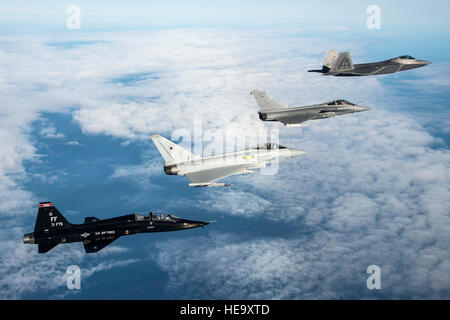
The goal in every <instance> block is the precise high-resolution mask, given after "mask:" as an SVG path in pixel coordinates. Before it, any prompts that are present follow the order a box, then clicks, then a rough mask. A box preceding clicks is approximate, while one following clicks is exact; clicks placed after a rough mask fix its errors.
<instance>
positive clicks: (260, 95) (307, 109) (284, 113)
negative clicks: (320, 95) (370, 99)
mask: <svg viewBox="0 0 450 320" xmlns="http://www.w3.org/2000/svg"><path fill="white" fill-rule="evenodd" d="M250 94H251V95H253V96H254V97H255V100H256V103H257V104H258V106H259V108H260V109H261V111H260V112H258V114H259V118H260V119H261V120H263V121H280V122H282V123H283V124H284V125H285V126H288V127H294V126H307V125H309V124H306V123H304V122H305V121H308V120H318V119H326V118H333V117H335V116H339V115H343V114H347V113H354V112H361V111H366V110H369V109H370V108H368V107H362V106H359V105H356V104H354V103H351V102H348V101H347V100H344V99H339V100H333V101H330V102H326V103H321V104H315V105H311V106H304V107H295V108H290V107H288V106H285V105H283V104H281V103H279V102H277V101H275V100H273V99H272V98H271V97H269V96H268V95H266V93H265V92H264V91H259V90H258V89H254V90H253V91H252V92H251V93H250Z"/></svg>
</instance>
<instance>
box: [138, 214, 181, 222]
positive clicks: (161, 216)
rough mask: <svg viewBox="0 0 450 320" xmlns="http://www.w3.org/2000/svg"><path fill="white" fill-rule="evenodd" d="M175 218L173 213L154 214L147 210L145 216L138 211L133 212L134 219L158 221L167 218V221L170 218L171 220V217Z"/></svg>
mask: <svg viewBox="0 0 450 320" xmlns="http://www.w3.org/2000/svg"><path fill="white" fill-rule="evenodd" d="M176 218H177V217H176V216H174V215H172V214H170V213H169V214H167V215H165V214H162V213H158V214H154V213H152V212H149V213H148V216H145V215H142V214H139V213H135V214H134V219H135V220H136V221H144V220H158V221H163V220H167V221H170V220H173V219H176Z"/></svg>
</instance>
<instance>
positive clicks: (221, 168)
mask: <svg viewBox="0 0 450 320" xmlns="http://www.w3.org/2000/svg"><path fill="white" fill-rule="evenodd" d="M151 138H152V140H153V142H154V143H155V145H156V147H157V148H158V151H159V152H160V153H161V155H162V157H163V158H164V161H165V163H164V171H165V173H166V174H168V175H179V176H186V177H187V178H188V179H189V181H190V183H189V184H188V186H190V187H224V186H229V185H228V184H225V183H221V182H216V180H219V179H223V178H226V177H229V176H232V175H236V174H246V173H253V171H252V169H259V168H265V167H266V164H267V163H269V162H271V161H273V160H279V161H281V160H284V159H286V158H293V157H298V156H300V155H303V154H305V153H306V152H304V151H300V150H295V149H289V148H286V147H283V146H280V145H278V144H275V143H264V144H261V145H258V146H256V147H253V148H249V149H245V150H241V151H236V152H230V153H224V154H219V155H214V156H206V157H202V156H200V155H195V154H192V153H190V152H189V151H187V150H186V149H184V148H182V147H180V146H178V145H176V144H175V143H173V142H171V141H169V140H167V139H166V138H164V137H162V136H160V135H158V134H155V135H153V136H152V137H151Z"/></svg>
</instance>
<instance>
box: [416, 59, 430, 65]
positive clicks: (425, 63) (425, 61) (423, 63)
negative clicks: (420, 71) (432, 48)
mask: <svg viewBox="0 0 450 320" xmlns="http://www.w3.org/2000/svg"><path fill="white" fill-rule="evenodd" d="M417 62H419V63H420V64H422V65H424V66H427V65H429V64H431V61H428V60H417Z"/></svg>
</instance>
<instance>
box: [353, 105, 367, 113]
mask: <svg viewBox="0 0 450 320" xmlns="http://www.w3.org/2000/svg"><path fill="white" fill-rule="evenodd" d="M367 110H370V108H369V107H363V106H356V107H355V111H356V112H361V111H367Z"/></svg>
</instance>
